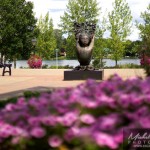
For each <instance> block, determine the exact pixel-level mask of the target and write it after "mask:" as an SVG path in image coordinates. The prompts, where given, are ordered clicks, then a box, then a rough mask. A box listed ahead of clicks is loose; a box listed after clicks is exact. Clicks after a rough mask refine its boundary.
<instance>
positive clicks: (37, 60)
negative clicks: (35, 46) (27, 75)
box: [27, 55, 42, 69]
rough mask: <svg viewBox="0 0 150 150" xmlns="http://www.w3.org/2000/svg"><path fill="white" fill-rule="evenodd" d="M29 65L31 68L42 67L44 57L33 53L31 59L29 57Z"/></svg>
mask: <svg viewBox="0 0 150 150" xmlns="http://www.w3.org/2000/svg"><path fill="white" fill-rule="evenodd" d="M27 63H28V65H29V67H30V68H34V69H35V68H37V69H38V68H41V66H42V59H41V57H39V56H37V55H32V56H31V57H30V58H29V59H28V62H27Z"/></svg>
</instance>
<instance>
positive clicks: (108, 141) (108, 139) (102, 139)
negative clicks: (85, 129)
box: [94, 132, 119, 149]
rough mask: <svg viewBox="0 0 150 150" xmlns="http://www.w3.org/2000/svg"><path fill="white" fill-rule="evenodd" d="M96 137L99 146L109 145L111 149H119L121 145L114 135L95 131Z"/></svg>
mask: <svg viewBox="0 0 150 150" xmlns="http://www.w3.org/2000/svg"><path fill="white" fill-rule="evenodd" d="M94 138H95V141H96V143H97V144H98V145H99V146H108V147H109V148H111V149H117V148H118V146H119V145H118V144H117V142H116V141H115V140H114V138H113V136H110V135H109V134H106V133H103V132H99V133H95V134H94Z"/></svg>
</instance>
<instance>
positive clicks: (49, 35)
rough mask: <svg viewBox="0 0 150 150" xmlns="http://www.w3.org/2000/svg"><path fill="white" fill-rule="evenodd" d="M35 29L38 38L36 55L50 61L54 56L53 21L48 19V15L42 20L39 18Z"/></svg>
mask: <svg viewBox="0 0 150 150" xmlns="http://www.w3.org/2000/svg"><path fill="white" fill-rule="evenodd" d="M37 28H38V30H39V36H38V38H37V48H38V53H39V55H40V56H41V57H42V58H43V59H50V58H51V57H53V55H54V49H55V48H56V39H55V35H54V29H53V21H52V19H50V18H49V13H47V14H46V16H45V17H44V18H43V17H42V16H41V17H40V19H39V21H38V24H37Z"/></svg>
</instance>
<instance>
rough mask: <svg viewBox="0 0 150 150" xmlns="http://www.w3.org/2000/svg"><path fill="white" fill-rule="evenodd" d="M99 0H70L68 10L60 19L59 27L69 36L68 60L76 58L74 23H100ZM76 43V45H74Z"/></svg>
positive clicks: (67, 45)
mask: <svg viewBox="0 0 150 150" xmlns="http://www.w3.org/2000/svg"><path fill="white" fill-rule="evenodd" d="M99 10H100V8H98V3H97V0H69V2H68V5H67V10H66V11H65V12H64V15H63V16H61V17H60V19H61V21H60V24H59V26H60V27H61V29H62V31H63V32H64V33H67V34H68V38H67V40H66V42H67V43H66V52H67V57H68V58H75V57H76V55H75V49H76V47H75V37H74V33H73V32H74V30H73V27H74V22H78V23H84V22H88V21H90V22H92V23H97V22H98V18H97V17H98V15H99ZM73 43H74V44H73Z"/></svg>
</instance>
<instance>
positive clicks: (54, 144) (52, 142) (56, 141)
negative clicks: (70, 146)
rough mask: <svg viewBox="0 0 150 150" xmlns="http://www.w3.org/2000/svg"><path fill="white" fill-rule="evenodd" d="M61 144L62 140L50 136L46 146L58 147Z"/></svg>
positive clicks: (55, 136)
mask: <svg viewBox="0 0 150 150" xmlns="http://www.w3.org/2000/svg"><path fill="white" fill-rule="evenodd" d="M62 142H63V141H62V139H61V138H60V137H59V136H57V135H54V136H51V137H49V139H48V144H49V145H50V146H51V147H59V146H60V145H61V144H62Z"/></svg>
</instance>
